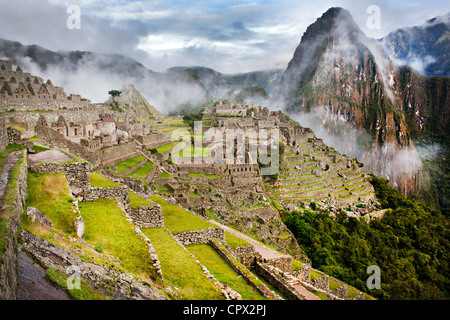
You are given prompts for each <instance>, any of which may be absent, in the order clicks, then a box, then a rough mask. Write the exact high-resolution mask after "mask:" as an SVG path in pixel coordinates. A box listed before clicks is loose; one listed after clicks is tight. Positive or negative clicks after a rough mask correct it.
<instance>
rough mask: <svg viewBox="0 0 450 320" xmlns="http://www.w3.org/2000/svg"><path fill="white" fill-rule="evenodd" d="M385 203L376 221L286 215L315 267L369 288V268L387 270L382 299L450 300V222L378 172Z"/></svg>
mask: <svg viewBox="0 0 450 320" xmlns="http://www.w3.org/2000/svg"><path fill="white" fill-rule="evenodd" d="M371 183H372V184H373V186H374V188H375V191H376V194H377V197H378V199H379V201H380V203H381V204H382V207H383V208H391V209H392V210H391V211H390V212H388V213H387V214H386V215H385V216H384V218H383V219H382V220H378V219H375V220H372V221H370V223H367V222H365V221H360V220H357V219H355V218H349V217H347V215H346V214H345V213H344V212H341V213H339V214H338V216H337V218H336V219H333V218H332V217H331V216H330V215H329V213H328V212H321V211H319V212H313V211H306V212H304V213H299V212H291V213H289V214H288V215H287V216H286V218H285V223H286V225H287V226H288V228H289V229H290V230H291V231H292V232H293V233H294V235H295V237H296V239H297V241H298V242H299V244H300V246H301V247H302V249H303V250H304V251H305V252H306V254H307V255H308V257H309V258H310V259H311V261H312V265H313V267H314V268H318V269H319V270H321V271H323V272H325V273H326V274H329V275H331V276H333V277H336V278H338V279H340V280H341V281H343V282H345V283H347V284H349V285H352V286H355V287H356V288H357V289H359V290H362V291H367V290H368V289H367V287H366V280H367V278H368V276H369V275H368V274H367V273H366V270H367V267H368V266H370V265H378V266H379V267H380V269H381V289H380V290H371V291H370V292H369V293H370V294H371V295H372V296H374V297H376V298H380V299H448V297H449V296H450V280H449V279H450V277H449V276H450V272H449V271H450V270H449V264H448V261H449V258H450V240H449V236H448V235H449V222H448V220H447V219H446V217H445V216H444V215H442V214H441V212H439V211H438V210H433V209H431V208H429V207H428V206H426V205H425V204H423V203H422V202H421V201H419V200H418V199H417V197H409V198H407V197H405V196H403V195H401V194H400V193H399V192H398V191H397V190H395V189H394V188H392V187H390V186H389V184H388V182H387V181H386V180H385V179H381V178H376V177H372V178H371Z"/></svg>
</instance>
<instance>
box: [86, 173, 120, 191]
mask: <svg viewBox="0 0 450 320" xmlns="http://www.w3.org/2000/svg"><path fill="white" fill-rule="evenodd" d="M89 179H90V181H91V187H98V188H112V187H121V185H120V184H118V183H116V182H114V181H112V180H111V179H109V178H108V177H107V176H105V175H103V174H101V173H96V172H91V173H89Z"/></svg>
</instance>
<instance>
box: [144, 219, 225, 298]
mask: <svg viewBox="0 0 450 320" xmlns="http://www.w3.org/2000/svg"><path fill="white" fill-rule="evenodd" d="M142 232H143V233H144V234H145V235H146V236H147V237H148V238H149V239H150V240H151V242H152V245H153V246H154V248H155V250H156V252H157V254H158V259H159V261H160V262H161V270H162V273H163V276H164V279H165V281H166V282H168V283H170V284H171V285H173V286H175V287H177V288H179V291H178V293H179V294H180V295H181V296H182V298H183V299H188V300H223V299H224V297H223V296H222V294H221V293H220V292H219V291H218V290H217V289H216V288H215V287H214V285H213V284H212V283H211V282H210V281H209V280H208V279H207V278H206V276H205V274H204V273H203V271H202V269H201V267H200V265H199V264H197V263H196V262H195V260H194V259H193V258H192V257H191V255H190V254H189V253H188V252H187V251H185V250H184V249H183V248H181V247H180V246H179V245H178V244H177V243H176V241H175V239H173V238H172V237H171V236H170V234H169V233H168V232H167V230H166V229H164V228H152V229H142Z"/></svg>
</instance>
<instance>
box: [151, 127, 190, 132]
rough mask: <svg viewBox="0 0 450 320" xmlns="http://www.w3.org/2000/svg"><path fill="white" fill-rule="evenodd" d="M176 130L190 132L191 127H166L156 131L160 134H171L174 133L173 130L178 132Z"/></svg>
mask: <svg viewBox="0 0 450 320" xmlns="http://www.w3.org/2000/svg"><path fill="white" fill-rule="evenodd" d="M178 129H183V130H188V131H189V130H190V129H191V127H168V128H157V130H158V131H160V132H165V133H168V132H172V131H175V130H178Z"/></svg>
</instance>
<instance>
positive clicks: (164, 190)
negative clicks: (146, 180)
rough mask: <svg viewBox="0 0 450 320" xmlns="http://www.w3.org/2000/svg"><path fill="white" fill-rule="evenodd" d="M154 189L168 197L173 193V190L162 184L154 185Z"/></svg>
mask: <svg viewBox="0 0 450 320" xmlns="http://www.w3.org/2000/svg"><path fill="white" fill-rule="evenodd" d="M152 186H153V188H155V189H156V190H157V191H158V193H163V194H167V195H171V194H172V193H173V192H172V190H170V188H169V187H168V186H162V185H160V184H157V183H153V185H152Z"/></svg>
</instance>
